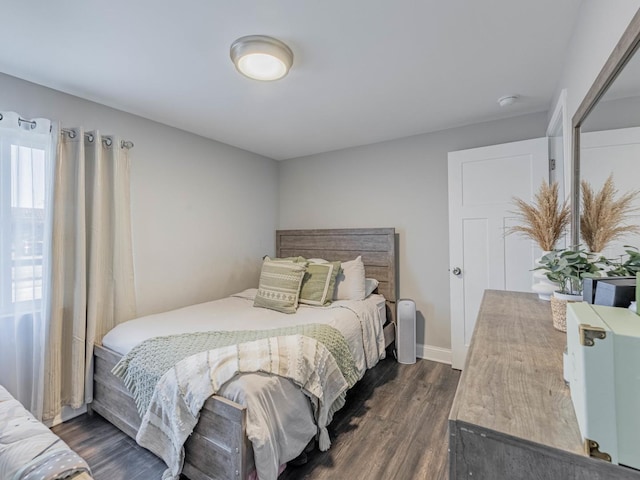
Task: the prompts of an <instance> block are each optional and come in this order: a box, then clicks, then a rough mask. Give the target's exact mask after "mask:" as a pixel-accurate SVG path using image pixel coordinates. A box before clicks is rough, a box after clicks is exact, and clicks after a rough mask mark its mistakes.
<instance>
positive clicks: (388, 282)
mask: <svg viewBox="0 0 640 480" xmlns="http://www.w3.org/2000/svg"><path fill="white" fill-rule="evenodd" d="M396 245H397V244H396V234H395V230H394V229H392V228H385V229H337V230H279V231H277V232H276V256H277V257H292V256H303V257H305V258H324V259H326V260H333V261H335V260H339V261H347V260H351V259H353V258H355V257H356V256H358V255H360V256H361V257H362V259H363V262H364V265H365V271H366V276H367V277H372V278H376V279H377V280H378V281H379V285H378V290H377V293H379V294H381V295H383V296H384V299H385V300H384V301H383V306H384V309H385V310H386V312H385V313H386V317H387V320H388V323H387V324H386V325H385V328H384V338H385V341H384V343H385V345H387V346H388V345H390V344H391V343H392V342H393V339H394V318H393V313H394V312H395V301H396V299H397V277H398V275H397V251H396V249H397V246H396ZM258 310H261V309H258ZM120 358H121V354H120V353H118V352H117V351H115V350H113V349H110V348H107V347H105V346H104V345H96V347H95V361H94V400H93V403H92V404H91V409H92V410H93V411H95V412H97V413H98V414H100V415H102V416H103V417H104V418H106V419H107V420H108V421H110V422H111V423H113V424H114V425H115V426H117V427H118V428H120V429H121V430H122V431H124V432H125V433H127V434H128V435H130V436H132V437H134V438H135V436H136V433H137V430H138V428H139V426H140V416H139V415H138V412H137V409H136V405H135V402H134V401H133V398H132V397H131V396H130V395H129V393H128V391H127V389H126V388H125V387H124V385H123V384H122V381H121V380H119V379H118V378H116V377H115V376H114V375H113V374H112V373H111V370H112V368H113V367H114V366H115V365H116V363H117V362H118V361H119V360H120ZM253 468H254V458H253V448H252V445H251V442H250V441H249V439H248V437H247V409H246V407H244V406H243V405H241V404H240V403H236V402H234V401H232V400H229V399H227V398H224V397H222V396H220V395H214V396H212V397H210V398H209V399H208V400H207V401H206V402H205V404H204V407H203V408H202V411H201V413H200V420H199V422H198V424H197V426H196V427H195V430H194V432H193V434H192V435H191V436H190V437H189V439H188V441H187V443H186V444H185V463H184V468H183V473H184V474H185V475H186V476H187V477H189V478H190V479H192V480H212V479H218V478H220V479H231V478H239V479H245V478H248V477H249V474H250V472H251V471H252V470H253Z"/></svg>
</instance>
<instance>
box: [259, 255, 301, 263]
mask: <svg viewBox="0 0 640 480" xmlns="http://www.w3.org/2000/svg"><path fill="white" fill-rule="evenodd" d="M263 260H269V261H270V262H293V263H304V262H306V261H307V260H306V259H305V258H304V257H283V258H271V257H270V256H269V255H265V256H264V257H263Z"/></svg>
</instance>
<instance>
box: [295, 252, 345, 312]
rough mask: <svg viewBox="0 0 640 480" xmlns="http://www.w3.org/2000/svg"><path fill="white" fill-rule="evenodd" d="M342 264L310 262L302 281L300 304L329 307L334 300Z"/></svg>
mask: <svg viewBox="0 0 640 480" xmlns="http://www.w3.org/2000/svg"><path fill="white" fill-rule="evenodd" d="M339 272H340V262H326V261H323V262H322V263H317V262H310V263H309V265H307V272H306V273H305V274H304V279H303V280H302V287H301V289H300V303H306V304H307V305H328V304H330V303H331V300H333V292H334V290H335V286H336V277H337V276H338V273H339Z"/></svg>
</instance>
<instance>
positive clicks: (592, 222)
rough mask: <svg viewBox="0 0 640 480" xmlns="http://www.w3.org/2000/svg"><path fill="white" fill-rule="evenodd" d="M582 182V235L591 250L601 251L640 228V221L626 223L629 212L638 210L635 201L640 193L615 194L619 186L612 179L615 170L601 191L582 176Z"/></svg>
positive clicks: (635, 191)
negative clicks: (633, 223) (597, 190)
mask: <svg viewBox="0 0 640 480" xmlns="http://www.w3.org/2000/svg"><path fill="white" fill-rule="evenodd" d="M580 186H581V191H582V214H581V215H580V236H581V237H582V240H583V242H584V243H585V245H587V247H588V248H589V250H590V251H591V252H602V251H603V250H604V249H605V248H606V246H607V245H608V244H609V242H611V241H612V240H616V239H618V238H620V237H622V236H623V235H625V234H628V233H637V232H639V231H640V228H639V227H638V225H626V224H625V220H626V218H627V216H628V215H629V214H631V213H633V212H636V211H637V210H638V208H637V207H634V205H633V202H634V200H635V198H636V197H637V196H638V193H640V192H638V190H634V191H632V192H628V193H625V194H624V195H621V196H620V197H619V198H616V196H617V195H618V190H617V189H616V187H615V185H614V183H613V174H612V175H609V178H607V181H606V182H604V185H603V186H602V190H600V191H599V192H595V191H594V190H593V188H591V185H589V182H587V181H586V180H582V182H580Z"/></svg>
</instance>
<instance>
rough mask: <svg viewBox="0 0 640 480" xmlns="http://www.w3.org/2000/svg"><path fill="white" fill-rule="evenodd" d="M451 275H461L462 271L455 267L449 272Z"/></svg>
mask: <svg viewBox="0 0 640 480" xmlns="http://www.w3.org/2000/svg"><path fill="white" fill-rule="evenodd" d="M451 273H453V274H454V275H456V276H457V275H460V274H461V273H462V270H460V267H455V268H454V269H453V270H451Z"/></svg>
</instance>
